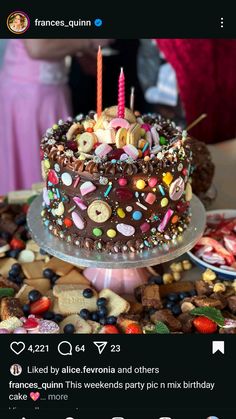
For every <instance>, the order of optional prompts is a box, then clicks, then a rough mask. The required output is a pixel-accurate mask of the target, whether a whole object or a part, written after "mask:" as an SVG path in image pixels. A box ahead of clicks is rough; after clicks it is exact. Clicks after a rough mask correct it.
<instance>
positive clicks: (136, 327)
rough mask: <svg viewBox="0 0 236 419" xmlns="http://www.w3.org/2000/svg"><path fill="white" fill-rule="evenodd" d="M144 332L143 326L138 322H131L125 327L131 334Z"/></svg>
mask: <svg viewBox="0 0 236 419" xmlns="http://www.w3.org/2000/svg"><path fill="white" fill-rule="evenodd" d="M142 333H143V331H142V328H141V326H139V324H137V323H130V324H129V325H128V326H127V327H126V329H125V334H126V335H127V334H130V335H141V334H142Z"/></svg>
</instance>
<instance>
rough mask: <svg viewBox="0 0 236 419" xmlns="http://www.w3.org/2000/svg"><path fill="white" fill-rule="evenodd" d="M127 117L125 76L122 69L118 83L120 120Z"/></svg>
mask: <svg viewBox="0 0 236 419" xmlns="http://www.w3.org/2000/svg"><path fill="white" fill-rule="evenodd" d="M124 117H125V75H124V71H123V68H121V69H120V76H119V82H118V118H124Z"/></svg>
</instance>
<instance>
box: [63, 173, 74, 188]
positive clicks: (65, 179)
mask: <svg viewBox="0 0 236 419" xmlns="http://www.w3.org/2000/svg"><path fill="white" fill-rule="evenodd" d="M61 181H62V183H64V185H66V186H70V185H71V184H72V177H71V175H70V174H69V173H67V172H64V173H62V175H61Z"/></svg>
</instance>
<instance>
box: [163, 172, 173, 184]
mask: <svg viewBox="0 0 236 419" xmlns="http://www.w3.org/2000/svg"><path fill="white" fill-rule="evenodd" d="M172 180H173V175H172V174H171V173H170V172H167V173H165V174H164V176H163V182H164V183H165V184H166V185H168V186H169V185H170V184H171V182H172Z"/></svg>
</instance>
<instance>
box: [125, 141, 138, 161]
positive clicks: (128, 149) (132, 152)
mask: <svg viewBox="0 0 236 419" xmlns="http://www.w3.org/2000/svg"><path fill="white" fill-rule="evenodd" d="M123 150H124V151H125V153H126V154H128V156H130V157H131V158H132V159H133V160H137V158H138V156H139V152H138V149H137V148H136V147H135V146H134V145H132V144H127V145H125V146H124V147H123Z"/></svg>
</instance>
